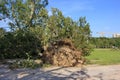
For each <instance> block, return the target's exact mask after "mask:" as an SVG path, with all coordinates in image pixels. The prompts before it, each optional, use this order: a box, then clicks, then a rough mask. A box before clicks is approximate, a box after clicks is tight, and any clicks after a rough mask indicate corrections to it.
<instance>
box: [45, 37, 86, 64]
mask: <svg viewBox="0 0 120 80" xmlns="http://www.w3.org/2000/svg"><path fill="white" fill-rule="evenodd" d="M43 62H44V63H49V64H52V65H55V66H81V65H82V64H83V63H84V59H82V53H81V51H78V50H77V49H76V48H75V47H74V45H73V43H72V41H71V40H70V39H63V40H58V41H55V42H52V43H51V44H50V45H49V46H48V47H47V48H46V50H45V51H44V53H43Z"/></svg>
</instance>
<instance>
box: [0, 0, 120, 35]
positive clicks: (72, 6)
mask: <svg viewBox="0 0 120 80" xmlns="http://www.w3.org/2000/svg"><path fill="white" fill-rule="evenodd" d="M51 7H54V8H58V9H59V10H61V11H62V12H63V15H65V16H69V17H71V18H72V19H73V20H78V19H79V17H81V16H86V19H87V21H88V22H89V23H90V28H91V31H92V35H93V36H100V35H99V34H96V33H97V32H106V35H105V36H111V34H108V33H120V0H49V4H48V6H47V9H48V10H50V8H51ZM49 14H50V12H49ZM3 26H4V27H6V25H5V24H3V22H1V21H0V27H3Z"/></svg>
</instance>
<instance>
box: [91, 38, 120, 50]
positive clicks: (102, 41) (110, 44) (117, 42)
mask: <svg viewBox="0 0 120 80" xmlns="http://www.w3.org/2000/svg"><path fill="white" fill-rule="evenodd" d="M90 42H91V44H93V45H94V47H95V48H119V49H120V38H107V37H92V38H91V40H90Z"/></svg>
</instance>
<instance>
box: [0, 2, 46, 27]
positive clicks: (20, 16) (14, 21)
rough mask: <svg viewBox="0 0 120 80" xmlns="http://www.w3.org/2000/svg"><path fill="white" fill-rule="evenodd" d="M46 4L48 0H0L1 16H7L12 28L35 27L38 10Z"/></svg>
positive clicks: (37, 19) (38, 17)
mask: <svg viewBox="0 0 120 80" xmlns="http://www.w3.org/2000/svg"><path fill="white" fill-rule="evenodd" d="M47 4H48V0H2V1H1V3H0V14H1V15H2V16H1V18H2V19H5V18H8V19H9V20H10V22H9V25H10V26H11V28H12V29H16V28H17V29H22V28H27V27H35V26H36V24H37V23H38V21H39V19H40V16H39V15H40V10H41V9H42V8H43V7H45V6H46V5H47Z"/></svg>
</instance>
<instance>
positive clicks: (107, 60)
mask: <svg viewBox="0 0 120 80" xmlns="http://www.w3.org/2000/svg"><path fill="white" fill-rule="evenodd" d="M86 59H87V62H86V63H87V64H100V65H111V64H120V50H112V49H94V51H93V52H92V53H91V55H90V56H87V57H86Z"/></svg>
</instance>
